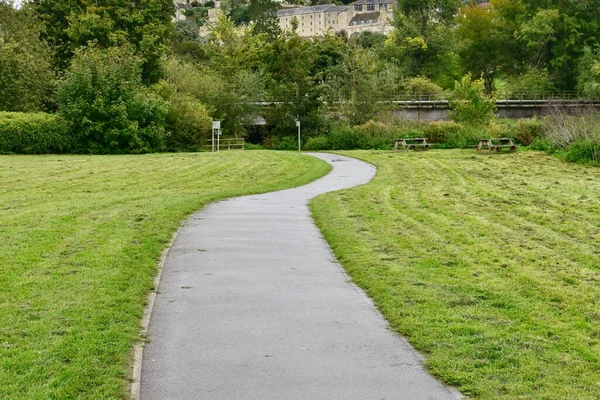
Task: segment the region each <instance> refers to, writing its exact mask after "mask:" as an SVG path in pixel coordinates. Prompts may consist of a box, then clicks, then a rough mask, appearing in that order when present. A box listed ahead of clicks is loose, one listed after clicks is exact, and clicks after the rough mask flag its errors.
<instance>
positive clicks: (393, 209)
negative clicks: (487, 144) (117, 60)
mask: <svg viewBox="0 0 600 400" xmlns="http://www.w3.org/2000/svg"><path fill="white" fill-rule="evenodd" d="M342 154H344V155H348V156H351V157H356V158H360V159H363V160H365V161H367V162H370V163H372V164H373V165H375V166H377V168H378V173H377V176H376V177H375V178H374V180H373V181H372V182H371V183H369V184H368V185H365V186H361V187H358V188H353V189H348V190H344V191H340V192H334V193H330V194H325V195H323V196H320V197H318V198H316V199H315V200H313V202H312V204H311V208H312V211H313V214H314V216H315V218H316V221H317V225H318V226H319V228H320V229H321V231H322V232H323V234H324V236H325V238H326V239H327V241H328V242H329V244H330V245H331V247H332V249H333V251H334V253H335V254H336V256H337V257H338V259H339V260H340V262H341V263H342V264H343V265H344V267H345V268H346V270H347V271H348V273H349V274H350V276H351V277H352V279H353V280H354V282H356V283H357V284H358V285H359V286H361V287H362V288H363V289H365V290H366V292H367V293H368V294H369V296H371V297H372V298H373V299H374V300H375V302H376V304H377V306H378V307H379V309H380V310H381V311H382V313H383V314H384V315H385V317H386V318H387V319H388V321H389V322H390V324H391V327H392V328H393V329H395V330H397V331H398V332H400V333H402V334H403V335H406V336H407V337H408V338H409V340H410V342H411V343H412V344H413V345H414V346H415V347H416V348H417V349H419V350H420V351H422V352H424V353H425V354H426V355H427V358H428V360H427V366H428V368H429V370H430V371H432V372H433V373H434V374H435V375H437V376H438V377H440V378H442V379H443V380H444V381H446V382H448V383H450V384H452V385H456V386H457V387H458V388H459V389H460V390H461V391H462V392H463V393H464V394H466V395H468V396H470V397H473V398H482V399H519V398H523V399H533V398H536V399H597V398H598V393H600V250H599V249H600V246H599V245H600V169H598V168H594V167H589V166H582V165H574V164H567V163H564V162H561V161H559V160H557V159H555V158H552V157H549V156H547V155H545V154H542V153H538V152H519V153H516V154H505V155H478V154H475V153H474V152H473V151H462V150H452V151H430V152H420V153H397V154H393V153H391V152H377V151H371V152H368V151H356V152H343V153H342Z"/></svg>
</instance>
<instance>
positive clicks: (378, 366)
mask: <svg viewBox="0 0 600 400" xmlns="http://www.w3.org/2000/svg"><path fill="white" fill-rule="evenodd" d="M314 156H316V157H319V158H321V159H323V160H325V161H327V162H329V163H331V164H332V165H333V167H334V169H333V171H332V172H330V173H329V174H328V175H327V176H325V177H323V178H321V179H319V180H317V181H315V182H313V183H310V184H308V185H305V186H302V187H299V188H295V189H290V190H284V191H279V192H272V193H268V194H262V195H255V196H246V197H239V198H235V199H230V200H226V201H221V202H218V203H214V204H211V205H209V206H208V207H206V208H205V209H204V210H202V211H200V212H198V213H197V214H195V215H194V216H192V217H191V218H190V219H189V221H188V222H187V223H186V224H185V226H184V227H183V228H182V230H181V231H180V233H179V236H178V237H177V239H176V240H175V243H174V244H173V246H172V248H171V250H170V252H169V254H168V256H167V259H166V262H165V267H164V270H163V274H162V278H161V282H160V287H159V294H158V296H157V298H156V302H155V304H154V309H153V311H152V317H151V322H150V328H149V339H150V342H149V343H148V345H147V346H146V348H145V350H144V357H143V364H142V378H141V399H142V400H153V399H156V400H170V399H177V400H180V399H186V400H187V399H190V400H193V399H208V400H213V399H215V400H217V399H244V400H245V399H260V400H268V399H274V400H275V399H276V400H284V399H302V400H304V399H306V400H311V399H324V400H334V399H344V400H348V399H361V400H363V399H364V400H371V399H373V400H375V399H410V400H416V399H456V398H457V397H458V396H457V392H456V391H453V390H452V389H449V388H447V387H445V386H444V385H442V384H441V383H439V382H438V381H436V380H435V379H434V378H432V377H431V376H430V375H429V374H428V373H427V372H426V371H425V370H424V369H423V366H422V361H421V359H420V358H419V355H418V354H417V353H416V352H415V351H414V350H413V349H412V348H411V347H410V346H409V345H408V344H407V343H406V342H405V340H404V339H402V338H401V337H400V336H398V335H396V334H395V333H393V332H391V331H389V330H388V329H387V323H386V321H385V320H384V319H383V317H382V316H381V315H380V314H379V313H378V312H377V311H376V310H375V309H374V307H373V306H372V303H371V302H370V300H369V299H368V298H366V297H365V295H364V294H363V293H362V292H361V291H360V290H358V289H357V288H356V287H355V286H354V285H353V284H352V283H350V282H349V281H348V278H347V276H346V275H345V274H344V272H343V271H342V269H341V267H340V266H339V264H337V263H336V262H335V260H334V259H333V256H332V255H331V253H330V251H329V248H328V247H327V244H326V243H325V242H324V240H323V238H322V236H321V234H320V232H319V230H318V229H317V228H316V226H315V224H314V223H313V220H312V219H311V216H310V212H309V209H308V202H309V201H310V199H312V198H313V197H315V196H317V195H319V194H322V193H326V192H330V191H333V190H338V189H342V188H347V187H352V186H356V185H360V184H364V183H366V182H368V181H369V180H370V179H371V178H372V177H373V175H374V173H375V169H374V168H373V167H372V166H371V165H369V164H366V163H364V162H361V161H358V160H354V159H351V158H347V157H342V156H338V155H332V154H314Z"/></svg>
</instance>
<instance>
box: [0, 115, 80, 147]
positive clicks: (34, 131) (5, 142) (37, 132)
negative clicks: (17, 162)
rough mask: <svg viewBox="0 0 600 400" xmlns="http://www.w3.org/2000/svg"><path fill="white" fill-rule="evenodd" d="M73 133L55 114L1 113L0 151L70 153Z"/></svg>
mask: <svg viewBox="0 0 600 400" xmlns="http://www.w3.org/2000/svg"><path fill="white" fill-rule="evenodd" d="M72 149H73V141H72V136H71V135H70V132H69V130H68V128H67V124H66V123H65V121H64V120H63V119H62V118H61V117H60V116H58V115H55V114H44V113H9V112H0V153H18V154H48V153H69V152H71V151H72Z"/></svg>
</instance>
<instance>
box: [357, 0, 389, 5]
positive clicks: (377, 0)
mask: <svg viewBox="0 0 600 400" xmlns="http://www.w3.org/2000/svg"><path fill="white" fill-rule="evenodd" d="M395 1H396V0H358V1H355V2H354V3H350V4H349V5H351V6H353V5H355V4H356V5H362V4H393V3H394V2H395Z"/></svg>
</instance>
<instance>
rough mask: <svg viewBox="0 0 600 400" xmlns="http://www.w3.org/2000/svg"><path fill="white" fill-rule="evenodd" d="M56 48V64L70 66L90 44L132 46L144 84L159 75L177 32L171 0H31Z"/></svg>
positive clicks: (101, 46) (155, 79)
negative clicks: (163, 59) (174, 30)
mask: <svg viewBox="0 0 600 400" xmlns="http://www.w3.org/2000/svg"><path fill="white" fill-rule="evenodd" d="M32 5H33V7H34V9H35V10H36V12H37V14H38V15H39V17H40V18H41V20H42V21H43V22H44V23H45V25H46V32H47V37H48V40H49V41H50V42H51V44H53V45H54V46H55V48H56V50H57V51H56V53H55V54H56V57H57V60H56V65H57V66H58V67H59V69H62V68H64V67H66V65H68V62H69V59H70V58H71V57H72V55H73V52H74V51H75V50H77V49H78V48H80V47H85V46H87V45H88V44H89V43H94V44H95V46H98V47H100V48H109V47H113V46H121V45H125V44H126V45H129V46H131V47H132V48H133V50H134V52H135V54H136V55H138V56H140V60H141V61H142V76H143V80H144V82H147V83H151V82H155V81H157V80H158V78H159V77H160V60H161V59H162V58H163V57H164V56H165V55H166V54H168V53H169V50H170V48H169V45H170V41H171V37H172V34H173V24H172V22H171V19H172V16H173V15H174V13H175V9H174V4H173V2H172V1H171V0H133V1H132V0H101V1H97V0H66V1H54V0H32Z"/></svg>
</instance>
